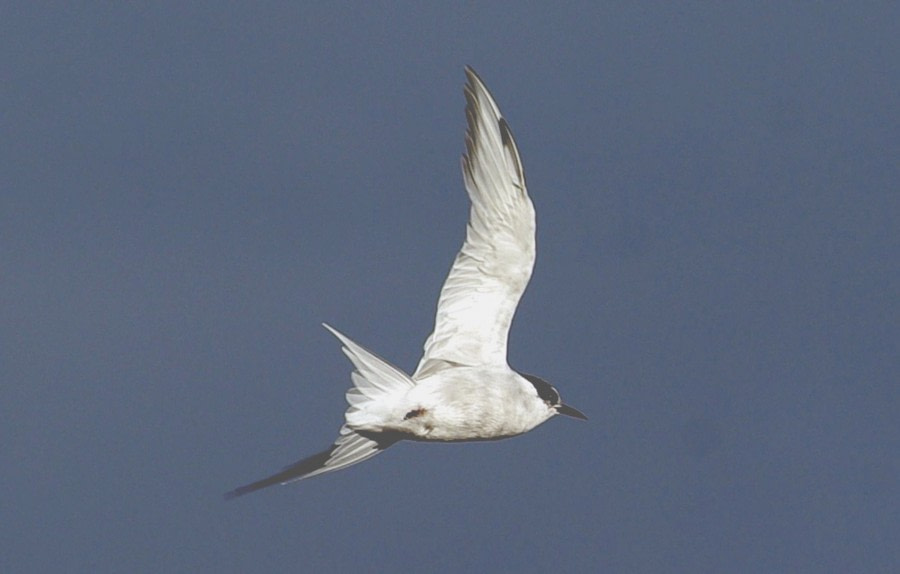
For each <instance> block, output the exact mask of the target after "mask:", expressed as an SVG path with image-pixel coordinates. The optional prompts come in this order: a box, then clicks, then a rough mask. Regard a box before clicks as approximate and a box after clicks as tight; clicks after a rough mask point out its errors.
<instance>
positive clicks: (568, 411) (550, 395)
mask: <svg viewBox="0 0 900 574" xmlns="http://www.w3.org/2000/svg"><path fill="white" fill-rule="evenodd" d="M519 374H520V375H521V376H522V377H523V378H524V379H525V380H526V381H528V382H529V383H531V384H532V385H533V386H534V390H535V391H536V392H537V396H538V398H539V399H541V400H542V401H544V404H546V405H547V408H548V409H549V410H550V415H549V416H548V418H549V417H550V416H553V415H566V416H568V417H574V418H576V419H581V420H583V421H586V420H587V417H586V416H584V413H582V412H581V411H579V410H578V409H576V408H575V407H570V406H569V405H567V404H565V403H563V402H562V400H561V399H560V398H559V391H557V390H556V388H555V387H554V386H553V385H551V384H550V383H548V382H547V381H545V380H544V379H542V378H540V377H536V376H534V375H528V374H525V373H519Z"/></svg>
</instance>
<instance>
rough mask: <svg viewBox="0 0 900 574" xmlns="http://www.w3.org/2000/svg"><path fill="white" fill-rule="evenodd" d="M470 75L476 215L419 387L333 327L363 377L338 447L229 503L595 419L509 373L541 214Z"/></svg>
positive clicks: (467, 175)
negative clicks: (409, 447) (373, 460)
mask: <svg viewBox="0 0 900 574" xmlns="http://www.w3.org/2000/svg"><path fill="white" fill-rule="evenodd" d="M466 76H467V78H468V82H467V83H466V86H465V95H466V119H467V123H468V129H467V130H466V153H465V155H463V158H462V172H463V180H464V182H465V186H466V191H467V192H468V194H469V199H470V201H471V204H472V207H471V210H470V212H469V224H468V226H467V228H466V240H465V242H464V243H463V246H462V248H461V249H460V251H459V254H458V255H457V256H456V260H455V261H454V262H453V267H452V268H451V269H450V274H449V275H448V277H447V280H446V281H445V282H444V286H443V288H442V289H441V294H440V298H439V300H438V306H437V314H436V317H435V322H434V330H433V331H432V333H431V335H430V336H429V337H428V339H427V340H426V341H425V352H424V354H423V355H422V359H421V360H420V361H419V365H418V368H416V371H415V373H414V374H413V375H412V376H411V377H410V376H409V375H407V374H405V373H404V372H403V371H401V370H400V369H397V368H396V367H394V366H392V365H390V364H389V363H388V362H386V361H384V360H383V359H381V358H379V357H378V356H376V355H375V354H373V353H371V352H370V351H368V350H366V349H365V348H363V347H361V346H360V345H357V344H356V343H354V342H353V341H351V340H350V339H349V338H347V337H346V336H344V335H343V334H341V333H339V332H338V331H337V330H335V329H334V328H332V327H330V326H328V325H325V327H326V328H327V329H328V330H329V331H331V332H332V333H333V334H334V335H335V336H336V337H337V338H338V339H339V340H340V341H341V343H342V344H343V351H344V354H346V355H347V357H348V358H349V359H350V361H351V362H352V363H353V366H354V367H355V371H354V372H353V373H352V375H351V378H352V380H353V387H351V388H350V390H349V391H347V402H348V403H349V405H350V406H349V408H348V409H347V412H346V414H345V422H344V425H343V426H342V427H341V430H340V434H339V436H338V438H337V440H336V441H335V442H334V444H333V445H332V447H331V448H330V449H328V450H326V451H324V452H321V453H319V454H316V455H314V456H311V457H309V458H306V459H303V460H301V461H299V462H297V463H295V464H292V465H291V466H288V467H286V468H285V469H284V470H282V471H281V472H279V473H277V474H274V475H272V476H269V477H267V478H264V479H262V480H258V481H256V482H253V483H251V484H248V485H245V486H242V487H240V488H237V489H235V490H233V491H231V492H229V493H228V494H226V497H228V498H232V497H235V496H240V495H242V494H247V493H249V492H253V491H255V490H259V489H260V488H265V487H267V486H271V485H273V484H284V483H287V482H292V481H294V480H299V479H302V478H309V477H311V476H315V475H318V474H322V473H325V472H330V471H333V470H339V469H341V468H345V467H347V466H350V465H352V464H356V463H358V462H361V461H363V460H366V459H367V458H370V457H372V456H374V455H376V454H378V453H379V452H381V451H383V450H384V449H386V448H387V447H389V446H391V445H392V444H394V443H396V442H397V441H399V440H403V439H407V440H421V441H474V440H494V439H500V438H506V437H510V436H514V435H517V434H522V433H524V432H527V431H529V430H531V429H533V428H534V427H536V426H538V425H539V424H541V423H542V422H544V421H546V420H547V419H549V418H550V417H552V416H554V415H557V414H565V415H569V416H573V417H576V418H582V419H584V418H586V417H585V416H584V415H583V414H581V413H580V412H579V411H577V410H576V409H574V408H572V407H569V406H568V405H565V404H563V403H562V402H561V401H560V400H559V393H557V392H556V389H554V388H553V387H552V386H551V385H550V384H549V383H547V382H546V381H543V380H542V379H540V378H538V377H535V376H532V375H525V374H522V373H518V372H516V371H514V370H512V369H511V368H510V367H509V365H507V362H506V344H507V338H508V335H509V328H510V324H511V323H512V319H513V315H515V312H516V306H517V305H518V304H519V299H521V297H522V293H523V292H524V291H525V287H526V286H527V285H528V280H529V279H530V278H531V271H532V269H533V267H534V259H535V241H534V237H535V220H534V206H533V205H532V203H531V199H530V198H529V197H528V192H527V189H526V187H525V174H524V171H523V170H522V162H521V159H520V157H519V151H518V149H517V148H516V144H515V141H514V140H513V136H512V133H511V132H510V130H509V126H508V125H507V123H506V120H504V119H503V117H502V116H501V114H500V109H499V108H498V107H497V104H496V103H495V102H494V100H493V98H492V97H491V95H490V93H489V92H488V90H487V88H486V87H485V86H484V83H483V82H482V81H481V79H480V78H479V77H478V76H477V75H476V74H475V72H474V71H473V70H472V69H471V68H466Z"/></svg>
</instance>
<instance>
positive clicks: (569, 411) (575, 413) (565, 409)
mask: <svg viewBox="0 0 900 574" xmlns="http://www.w3.org/2000/svg"><path fill="white" fill-rule="evenodd" d="M556 412H558V413H559V414H561V415H566V416H567V417H574V418H576V419H581V420H583V421H586V420H588V418H587V417H586V416H584V413H583V412H581V411H579V410H578V409H576V408H575V407H570V406H569V405H564V404H561V403H560V404H559V405H556Z"/></svg>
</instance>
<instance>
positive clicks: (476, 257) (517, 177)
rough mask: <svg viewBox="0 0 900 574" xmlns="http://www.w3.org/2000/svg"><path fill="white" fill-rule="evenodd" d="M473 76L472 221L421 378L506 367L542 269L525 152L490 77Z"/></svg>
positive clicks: (468, 174)
mask: <svg viewBox="0 0 900 574" xmlns="http://www.w3.org/2000/svg"><path fill="white" fill-rule="evenodd" d="M466 76H467V77H468V82H467V84H466V87H465V95H466V119H467V123H468V129H467V130H466V153H465V154H464V155H463V157H462V172H463V181H464V182H465V186H466V191H467V192H468V195H469V199H470V201H471V203H472V205H471V209H470V211H469V223H468V226H467V227H466V240H465V242H464V243H463V246H462V248H461V249H460V251H459V254H458V255H457V256H456V260H455V261H454V262H453V267H452V268H451V269H450V274H449V275H448V277H447V280H446V281H445V282H444V286H443V288H442V289H441V295H440V298H439V299H438V307H437V314H436V317H435V324H434V330H433V332H432V333H431V335H430V336H429V337H428V339H427V340H426V341H425V352H424V354H423V356H422V359H421V361H420V362H419V366H418V368H417V369H416V373H415V374H414V375H413V379H422V378H425V377H427V376H429V375H431V374H434V373H435V372H437V371H439V370H441V369H443V368H445V367H447V366H452V365H469V366H478V365H481V366H501V365H506V344H507V337H508V335H509V328H510V324H511V323H512V319H513V316H514V315H515V312H516V306H517V305H518V303H519V299H521V297H522V293H523V292H524V291H525V287H526V286H527V285H528V281H529V279H530V278H531V271H532V269H533V267H534V258H535V240H534V234H535V219H534V206H533V205H532V203H531V199H530V198H529V197H528V192H527V189H526V186H525V174H524V172H523V170H522V161H521V159H520V157H519V151H518V149H517V147H516V143H515V140H514V139H513V136H512V132H511V131H510V129H509V125H508V124H507V123H506V120H504V119H503V117H502V116H501V114H500V109H499V108H498V107H497V104H496V103H495V102H494V99H493V98H492V97H491V95H490V93H489V92H488V90H487V88H486V87H485V86H484V83H483V82H482V81H481V79H480V78H479V77H478V76H477V75H476V74H475V72H474V71H473V70H472V69H471V68H466Z"/></svg>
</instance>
